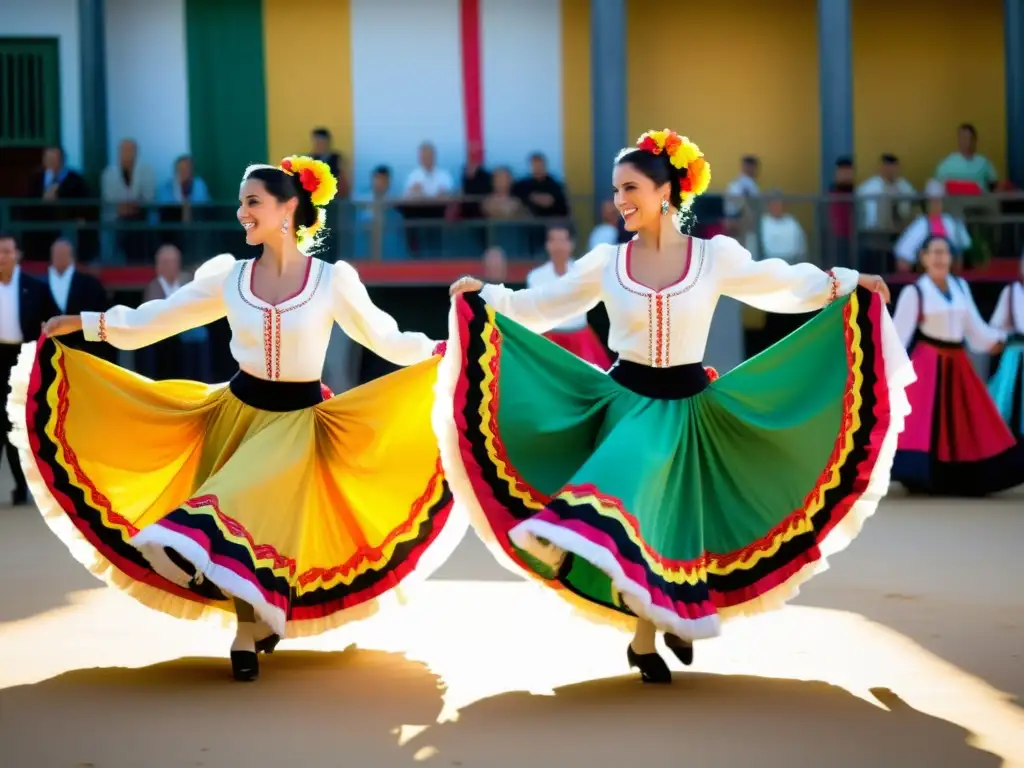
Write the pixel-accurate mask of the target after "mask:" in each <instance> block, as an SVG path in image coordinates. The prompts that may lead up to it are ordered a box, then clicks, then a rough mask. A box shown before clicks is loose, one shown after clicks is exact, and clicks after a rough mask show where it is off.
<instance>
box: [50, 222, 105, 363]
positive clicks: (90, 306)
mask: <svg viewBox="0 0 1024 768" xmlns="http://www.w3.org/2000/svg"><path fill="white" fill-rule="evenodd" d="M75 262H76V259H75V249H74V246H72V245H71V242H70V241H69V240H65V239H64V238H58V239H57V240H55V241H54V242H53V245H51V246H50V267H49V269H48V270H47V273H46V280H47V283H48V285H49V288H50V296H52V297H53V302H54V304H56V305H57V309H58V310H59V311H60V314H62V315H78V314H81V313H82V312H103V311H104V310H105V309H108V308H109V307H110V301H109V298H108V296H107V291H106V289H104V287H103V284H102V283H100V281H99V280H98V279H97V278H95V277H93V276H92V275H90V274H88V273H86V272H82V271H81V270H79V269H78V268H77V266H76V263H75ZM61 342H63V343H64V345H65V346H68V347H72V348H73V349H81V350H84V351H85V352H89V353H90V354H93V355H96V356H97V357H102V358H103V359H104V360H109V361H111V362H114V361H115V360H116V359H117V351H116V350H115V349H114V348H113V347H112V346H110V345H109V344H103V343H101V342H91V341H86V340H85V336H84V335H83V334H82V333H81V332H79V333H69V334H67V335H65V336H63V337H62V338H61Z"/></svg>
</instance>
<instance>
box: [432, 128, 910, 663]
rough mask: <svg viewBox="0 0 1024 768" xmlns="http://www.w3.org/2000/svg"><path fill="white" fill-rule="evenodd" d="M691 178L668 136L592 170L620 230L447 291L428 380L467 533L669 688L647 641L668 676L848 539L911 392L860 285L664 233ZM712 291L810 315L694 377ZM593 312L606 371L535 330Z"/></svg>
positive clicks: (876, 490) (699, 163)
mask: <svg viewBox="0 0 1024 768" xmlns="http://www.w3.org/2000/svg"><path fill="white" fill-rule="evenodd" d="M710 176H711V173H710V168H709V166H708V164H707V162H706V161H705V159H704V157H703V155H702V153H701V152H700V150H699V149H698V148H697V146H696V145H694V144H693V143H691V142H690V141H688V140H687V139H685V138H682V137H680V136H678V135H676V134H675V133H673V132H671V131H656V132H650V133H646V134H644V135H643V136H642V137H641V138H640V140H639V142H638V144H637V147H636V148H633V149H627V150H623V152H622V153H621V154H620V155H619V157H618V158H617V161H616V164H615V171H614V177H613V183H614V186H615V190H616V192H615V204H616V206H617V208H618V209H619V211H620V213H621V214H622V216H623V217H624V219H625V225H626V227H627V228H628V229H629V230H631V231H633V232H636V233H637V235H636V237H635V238H634V239H633V240H632V241H631V242H630V243H629V244H627V245H625V246H615V245H602V246H599V247H597V248H595V249H594V250H592V251H591V252H590V253H588V254H587V255H586V256H584V257H583V258H582V259H580V261H579V262H578V263H577V264H576V265H575V267H574V269H572V270H570V271H569V272H568V273H567V274H565V275H564V276H562V277H561V278H560V279H558V280H556V281H554V282H551V283H548V284H546V285H544V286H542V287H540V288H534V289H526V290H522V291H512V290H509V289H507V288H505V287H504V286H501V285H487V286H483V285H481V283H480V282H479V281H477V280H474V279H472V278H462V279H461V280H460V281H459V282H457V283H456V284H455V285H453V286H452V292H453V293H454V294H459V295H457V296H456V298H455V300H454V301H453V306H452V311H451V315H450V328H449V332H450V336H449V341H448V350H447V352H446V354H445V359H444V361H443V362H442V365H441V370H440V372H439V377H438V390H439V397H438V401H437V409H438V410H437V418H436V421H435V426H436V428H437V429H438V431H439V437H440V438H441V451H442V457H443V460H444V463H445V469H446V474H447V477H448V479H449V482H451V483H452V486H453V491H454V492H455V494H456V497H457V498H461V499H462V500H463V501H464V503H465V504H466V505H467V506H468V507H469V508H470V512H471V514H474V515H475V521H474V522H475V525H476V528H477V530H478V531H479V532H480V534H481V536H482V537H483V538H484V539H485V541H488V542H489V543H490V544H491V545H492V549H493V550H494V551H495V552H496V553H497V554H498V556H499V557H500V558H501V559H502V561H503V562H505V563H506V564H507V565H512V566H513V567H516V568H518V569H520V570H522V571H525V572H526V573H527V574H529V575H531V576H535V577H537V578H539V579H540V580H541V581H543V582H544V583H545V584H547V585H548V586H550V587H553V588H555V589H556V590H558V592H559V593H560V594H561V595H563V596H564V597H566V598H567V599H569V600H571V601H572V602H573V603H574V604H576V605H577V606H579V607H581V608H582V609H583V610H585V611H587V612H588V613H590V614H592V615H594V616H595V617H597V618H598V619H601V620H606V621H613V622H620V621H621V622H624V623H625V624H626V625H627V626H629V627H631V628H633V629H634V636H633V639H632V641H631V642H630V645H629V648H628V651H627V656H628V660H629V663H630V665H631V666H633V667H637V668H639V669H640V672H641V677H642V679H643V680H644V681H647V682H668V681H669V680H670V679H671V673H670V672H669V668H668V666H667V665H666V663H665V661H664V660H663V659H662V657H661V656H660V655H658V653H657V651H656V648H655V631H656V630H662V631H663V632H665V640H666V643H667V645H668V647H669V648H670V649H671V650H672V652H673V653H675V654H676V656H678V657H679V659H680V660H681V661H682V662H683V663H684V664H689V663H691V662H692V659H693V647H692V644H691V643H692V641H694V640H697V639H701V638H709V637H714V636H716V635H717V634H719V632H720V629H721V628H720V622H721V620H722V619H728V618H729V617H731V616H736V615H741V614H753V613H759V612H761V611H765V610H768V609H770V608H774V607H778V606H780V605H782V603H783V602H784V601H786V600H787V599H788V598H790V597H792V596H793V595H794V594H796V591H797V586H798V585H799V584H800V583H801V582H803V581H805V580H806V579H808V578H810V577H811V576H812V575H813V574H814V573H816V572H818V571H819V570H820V569H821V568H822V565H823V560H824V557H825V556H826V555H828V554H830V553H833V552H836V551H838V550H840V549H842V548H844V547H845V546H846V545H847V544H848V543H849V541H850V540H851V539H852V538H853V537H854V536H856V535H857V533H858V532H859V530H860V527H861V524H862V522H863V521H864V519H865V518H867V517H868V516H869V515H871V514H872V513H873V512H874V510H875V507H876V505H877V504H878V501H879V499H880V498H881V497H882V496H884V495H885V493H886V491H887V489H888V485H889V470H890V467H891V462H892V454H893V451H894V450H895V439H896V435H897V434H898V433H899V432H900V430H901V429H902V426H903V420H904V418H905V415H906V412H907V409H908V406H907V401H906V396H905V394H904V389H905V388H906V386H907V385H908V384H909V383H910V382H911V381H912V380H913V370H912V368H911V366H910V362H909V360H908V359H907V355H906V352H905V350H904V349H903V348H902V346H901V345H900V343H899V340H898V338H897V337H896V333H895V331H894V329H893V327H892V323H891V320H890V319H889V316H888V313H887V312H886V310H885V306H884V305H885V302H886V300H887V299H888V289H887V287H886V285H885V283H884V282H883V281H882V279H881V278H879V277H877V276H874V275H860V274H858V273H857V272H854V271H851V270H848V269H836V270H834V271H833V272H831V273H825V272H822V271H821V270H819V269H817V268H816V267H814V266H812V265H810V264H796V265H790V264H787V263H786V262H784V261H781V260H779V259H766V260H764V261H754V260H753V258H751V255H750V253H749V252H748V251H747V250H746V249H744V248H743V247H742V246H740V245H739V244H738V243H737V242H736V241H735V240H733V239H732V238H728V237H715V238H713V239H711V240H701V239H698V238H695V237H689V236H687V235H685V234H683V233H681V232H680V229H679V222H678V218H679V214H680V212H682V211H686V210H687V209H688V208H689V206H690V204H691V203H692V201H693V199H694V197H695V196H697V195H699V194H700V193H702V192H703V191H704V190H705V189H707V186H708V182H709V180H710ZM858 285H859V286H861V287H859V288H858ZM476 291H479V293H476ZM720 296H732V297H734V298H737V299H739V300H740V301H744V302H747V303H749V304H752V305H753V306H756V307H759V308H761V309H763V310H767V311H775V312H793V313H798V312H809V311H812V310H816V309H820V308H822V307H824V308H825V309H824V311H822V312H821V313H819V314H818V315H817V316H816V317H815V318H813V319H811V320H810V321H809V322H807V323H806V324H805V325H804V326H803V327H801V328H800V329H799V330H798V331H797V332H795V333H794V334H792V335H791V336H790V337H788V338H786V339H784V340H783V341H781V342H779V343H778V344H776V345H774V346H773V347H771V348H770V349H768V350H766V351H765V352H764V353H762V354H760V355H758V356H757V357H755V358H753V359H752V360H748V361H747V362H746V363H744V364H743V365H741V366H739V367H738V368H736V369H735V370H733V371H730V372H729V373H727V374H725V375H723V376H721V377H719V378H718V379H717V380H715V381H713V382H712V381H710V377H709V376H708V374H707V372H706V371H705V369H704V367H703V365H702V363H701V361H702V359H703V357H704V350H705V346H706V343H707V337H708V332H709V330H710V326H711V319H712V316H713V314H714V310H715V305H716V304H717V302H718V299H719V297H720ZM601 301H603V302H604V304H605V307H606V308H607V310H608V315H609V318H610V320H611V333H610V346H611V348H612V349H613V350H614V351H615V352H616V353H617V354H618V361H617V362H616V363H615V364H614V365H613V367H612V369H611V371H610V373H609V374H605V373H601V372H599V371H597V370H595V369H594V368H593V367H592V366H590V365H587V364H586V363H584V362H583V361H581V360H579V359H577V358H575V357H572V356H569V355H564V354H561V352H560V351H559V350H557V349H554V348H553V347H552V346H551V345H549V344H548V343H547V342H546V341H543V340H542V339H541V338H540V337H539V336H537V335H536V333H543V332H544V331H547V330H548V329H549V328H550V327H551V326H553V325H556V324H557V323H560V322H563V321H564V320H565V319H566V318H569V317H573V316H576V315H578V314H579V313H581V312H586V311H587V310H589V309H590V308H592V307H593V306H595V305H596V304H597V303H598V302H601Z"/></svg>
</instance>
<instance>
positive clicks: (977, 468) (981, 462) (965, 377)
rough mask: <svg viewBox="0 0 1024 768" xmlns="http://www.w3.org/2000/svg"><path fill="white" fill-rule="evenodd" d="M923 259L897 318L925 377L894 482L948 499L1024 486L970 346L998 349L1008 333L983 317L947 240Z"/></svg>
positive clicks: (937, 241)
mask: <svg viewBox="0 0 1024 768" xmlns="http://www.w3.org/2000/svg"><path fill="white" fill-rule="evenodd" d="M919 257H920V260H921V264H922V265H923V266H924V269H925V274H924V275H923V276H922V277H921V278H920V279H919V280H918V281H917V282H916V283H913V284H911V285H909V286H907V287H906V288H904V289H903V291H902V292H901V293H900V295H899V299H898V300H897V302H896V310H895V312H894V313H893V322H894V323H895V325H896V330H897V332H898V333H899V336H900V341H901V342H902V344H903V345H904V346H905V347H908V348H910V349H911V355H910V359H911V361H912V362H913V364H914V372H915V373H916V374H917V381H916V382H915V383H914V385H913V386H911V387H910V389H908V390H907V397H908V398H909V399H910V404H911V407H912V409H913V411H912V412H911V414H910V417H909V418H908V419H907V428H906V430H905V431H904V432H903V434H902V435H900V439H899V447H898V448H899V449H898V451H897V453H896V458H895V461H894V463H893V471H892V475H893V479H894V480H896V481H898V482H900V483H902V484H903V486H904V487H905V488H906V489H907V490H908V491H910V492H911V493H929V494H934V495H942V496H984V495H986V494H989V493H994V492H996V491H1001V490H1005V489H1006V488H1012V487H1013V486H1015V485H1018V484H1020V483H1022V482H1024V456H1022V454H1021V452H1020V451H1018V450H1016V449H1015V442H1016V441H1015V440H1014V439H1013V435H1011V434H1010V430H1009V429H1008V428H1007V426H1006V424H1005V423H1004V422H1003V420H1002V418H1001V417H1000V416H999V411H998V410H997V409H996V407H995V404H994V403H993V402H992V398H991V397H989V394H988V391H987V390H986V389H985V384H984V382H983V381H982V380H981V377H980V376H978V373H977V372H976V371H975V370H974V365H973V364H972V363H971V359H970V357H969V356H968V354H967V351H966V349H965V348H964V347H965V344H966V346H969V347H970V348H971V349H972V350H973V351H975V352H994V351H996V350H998V348H999V345H1000V344H1001V342H1002V341H1003V340H1004V339H1005V338H1006V332H1005V331H1001V330H997V329H995V328H992V327H991V326H989V325H988V324H987V323H986V322H985V321H984V320H983V319H982V317H981V315H980V314H979V313H978V308H977V306H976V305H975V303H974V298H973V296H972V295H971V288H970V286H969V285H968V284H967V281H966V280H964V279H962V278H959V277H956V276H954V275H953V274H951V272H950V267H951V266H952V261H953V256H952V248H951V246H950V244H949V241H948V240H946V238H944V237H937V236H933V237H930V238H929V239H928V240H926V241H925V244H924V247H923V248H922V249H921V252H920V256H919Z"/></svg>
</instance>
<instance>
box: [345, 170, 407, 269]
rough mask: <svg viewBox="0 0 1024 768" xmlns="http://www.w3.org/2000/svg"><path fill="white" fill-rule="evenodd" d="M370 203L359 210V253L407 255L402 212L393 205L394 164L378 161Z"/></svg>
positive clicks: (371, 178)
mask: <svg viewBox="0 0 1024 768" xmlns="http://www.w3.org/2000/svg"><path fill="white" fill-rule="evenodd" d="M367 202H368V203H369V204H368V205H364V206H361V207H360V208H359V211H358V214H357V218H356V221H357V224H358V226H357V228H356V253H357V254H359V255H360V256H363V257H369V258H374V259H377V258H381V259H402V258H405V256H406V255H407V254H406V248H405V237H404V234H405V233H404V232H403V224H402V216H401V214H399V212H398V210H397V209H396V208H395V207H394V206H393V205H391V168H389V167H388V166H386V165H378V166H377V167H376V168H374V169H373V171H372V172H371V173H370V198H369V200H368V201H367Z"/></svg>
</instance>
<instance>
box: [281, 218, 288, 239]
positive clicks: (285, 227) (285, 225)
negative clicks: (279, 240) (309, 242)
mask: <svg viewBox="0 0 1024 768" xmlns="http://www.w3.org/2000/svg"><path fill="white" fill-rule="evenodd" d="M281 234H282V235H287V234H288V219H285V220H284V221H282V222H281Z"/></svg>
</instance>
